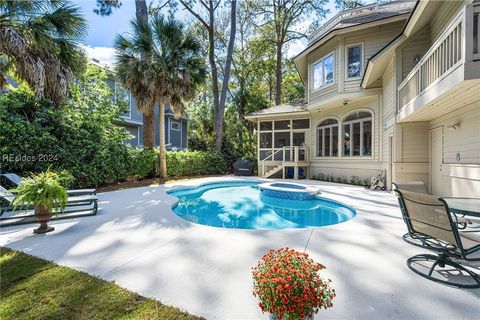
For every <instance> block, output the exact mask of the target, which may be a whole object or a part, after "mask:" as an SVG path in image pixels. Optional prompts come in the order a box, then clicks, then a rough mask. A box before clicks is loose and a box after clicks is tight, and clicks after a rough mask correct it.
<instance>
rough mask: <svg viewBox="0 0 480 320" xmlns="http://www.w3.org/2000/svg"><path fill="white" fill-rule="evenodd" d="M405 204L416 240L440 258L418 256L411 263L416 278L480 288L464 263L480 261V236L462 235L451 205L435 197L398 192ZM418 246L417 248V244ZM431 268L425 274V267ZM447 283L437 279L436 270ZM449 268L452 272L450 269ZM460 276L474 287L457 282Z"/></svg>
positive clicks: (475, 276) (409, 260) (479, 281)
mask: <svg viewBox="0 0 480 320" xmlns="http://www.w3.org/2000/svg"><path fill="white" fill-rule="evenodd" d="M395 192H397V193H398V195H399V198H400V199H401V201H402V204H403V206H404V207H403V210H402V214H403V215H404V221H405V223H406V224H407V229H408V231H409V233H410V234H411V237H412V238H415V239H417V240H420V241H421V244H422V247H423V248H425V249H428V250H430V251H433V252H434V253H436V254H418V255H415V256H413V257H411V258H409V259H408V260H407V266H408V268H410V270H412V271H413V272H415V273H416V274H418V275H420V276H422V277H424V278H427V279H429V280H432V281H435V282H439V283H443V284H446V285H451V286H454V287H459V288H480V275H479V274H477V273H475V272H473V271H472V270H471V269H467V268H466V267H465V266H463V265H462V263H465V262H469V261H470V262H471V261H480V255H477V256H476V257H473V254H475V253H480V236H479V235H475V234H473V233H461V232H459V230H458V225H457V223H456V221H455V216H454V215H453V214H451V213H450V211H449V208H448V204H447V203H446V202H445V201H444V200H443V199H442V198H438V197H436V196H432V195H426V194H421V193H417V192H411V191H405V190H398V189H397V190H395ZM415 245H416V244H415ZM422 263H423V264H431V265H430V267H426V268H427V269H428V271H422V270H421V268H420V267H421V265H422ZM437 267H438V269H440V270H438V271H437V272H438V273H439V274H441V275H443V276H444V277H445V278H446V280H444V279H441V278H437V277H434V276H433V272H434V271H436V269H437ZM447 267H448V268H447ZM456 276H460V277H462V278H463V277H466V279H469V280H470V283H465V282H460V281H456V280H455V279H454V278H455V277H456Z"/></svg>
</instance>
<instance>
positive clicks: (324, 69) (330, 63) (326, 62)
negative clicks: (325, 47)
mask: <svg viewBox="0 0 480 320" xmlns="http://www.w3.org/2000/svg"><path fill="white" fill-rule="evenodd" d="M334 63H335V62H334V59H333V53H330V54H329V55H327V56H325V57H324V58H322V59H320V60H319V61H317V62H316V63H315V64H314V65H313V90H318V89H320V88H321V87H323V86H326V85H329V84H331V83H333V80H334V77H333V71H334V67H335V65H334Z"/></svg>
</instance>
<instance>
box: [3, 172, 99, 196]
mask: <svg viewBox="0 0 480 320" xmlns="http://www.w3.org/2000/svg"><path fill="white" fill-rule="evenodd" d="M0 177H3V178H5V179H6V180H7V181H8V182H9V183H10V184H12V187H18V186H19V185H20V184H22V183H23V179H22V177H20V176H19V175H17V174H15V173H2V174H1V175H0ZM67 194H68V195H69V196H85V195H91V196H94V195H96V194H97V191H96V190H95V189H75V190H67Z"/></svg>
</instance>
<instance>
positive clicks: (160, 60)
mask: <svg viewBox="0 0 480 320" xmlns="http://www.w3.org/2000/svg"><path fill="white" fill-rule="evenodd" d="M150 20H151V22H150V23H148V22H146V21H145V20H140V19H138V18H137V19H135V20H133V21H132V32H131V33H130V35H129V36H123V35H118V36H117V38H116V40H115V48H116V49H117V65H116V71H117V75H118V78H119V79H120V81H121V82H122V83H123V84H124V85H125V86H126V87H127V88H128V89H129V90H131V92H132V95H133V96H134V97H135V99H136V100H137V104H138V106H139V110H140V111H142V112H145V113H152V114H153V108H154V105H155V103H158V106H159V109H160V112H159V138H160V157H159V168H160V175H161V176H162V177H165V176H166V174H167V170H166V151H165V104H166V103H169V104H170V106H171V108H172V109H173V111H174V113H175V115H176V116H179V115H181V114H182V113H183V111H184V105H183V102H184V101H185V100H188V99H191V98H193V97H194V95H195V92H196V90H197V88H198V86H199V85H200V84H202V83H203V82H204V81H205V75H206V71H205V61H204V59H203V58H202V55H201V45H200V43H199V42H198V40H197V39H196V38H195V37H194V36H193V34H191V33H190V32H187V31H186V30H185V27H184V25H183V24H182V23H181V22H179V21H176V20H175V19H174V18H173V17H170V18H169V19H165V18H164V17H163V16H162V15H159V14H157V15H155V16H153V17H152V19H150ZM145 131H146V129H145ZM151 138H152V141H153V130H152V136H151ZM144 145H146V144H145V143H144Z"/></svg>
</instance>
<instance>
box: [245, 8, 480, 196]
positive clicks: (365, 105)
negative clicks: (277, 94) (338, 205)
mask: <svg viewBox="0 0 480 320" xmlns="http://www.w3.org/2000/svg"><path fill="white" fill-rule="evenodd" d="M479 16H480V2H479V1H424V0H422V1H418V2H414V1H393V2H390V3H386V4H374V5H369V6H364V7H360V8H356V9H351V10H346V11H343V12H340V13H339V14H337V15H336V16H335V17H333V18H332V19H330V20H329V21H328V22H326V23H325V24H324V25H323V26H322V27H321V28H320V29H318V30H316V31H315V32H313V34H311V35H310V37H309V42H308V46H307V48H305V50H303V51H302V52H301V53H300V54H298V55H297V56H296V57H294V62H295V65H296V67H297V70H298V72H299V74H300V77H301V79H302V81H303V83H304V85H305V88H306V100H305V101H304V102H303V101H300V102H296V103H293V104H285V105H280V106H276V107H273V108H270V109H265V110H261V111H258V112H254V113H252V114H249V115H247V116H246V118H247V119H248V120H250V121H253V122H255V123H256V124H257V134H258V162H259V175H261V176H264V177H274V176H277V177H287V176H289V174H288V173H289V172H291V171H292V170H293V171H294V174H293V177H294V178H298V177H299V176H301V175H302V174H303V175H304V176H307V177H313V176H315V175H318V174H329V175H334V176H347V177H350V176H357V177H361V178H368V177H372V176H374V175H376V174H378V172H380V171H382V170H384V172H386V180H387V181H386V182H387V186H390V185H391V181H398V182H405V181H413V180H422V181H424V182H425V183H426V184H427V185H428V186H429V190H430V191H431V192H432V193H433V194H436V195H441V196H469V197H470V196H473V197H475V196H476V197H478V196H480V51H479V50H480V39H479V34H480V24H479Z"/></svg>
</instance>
